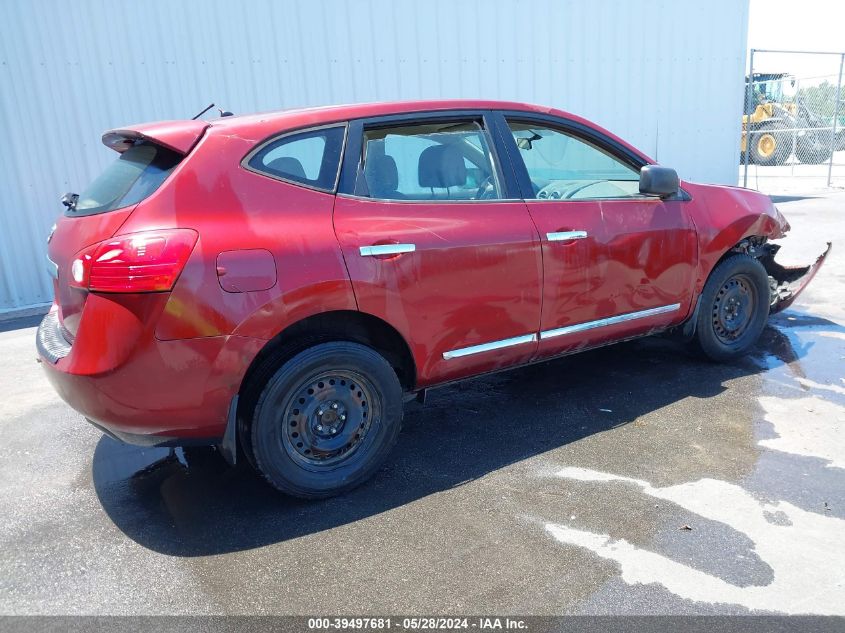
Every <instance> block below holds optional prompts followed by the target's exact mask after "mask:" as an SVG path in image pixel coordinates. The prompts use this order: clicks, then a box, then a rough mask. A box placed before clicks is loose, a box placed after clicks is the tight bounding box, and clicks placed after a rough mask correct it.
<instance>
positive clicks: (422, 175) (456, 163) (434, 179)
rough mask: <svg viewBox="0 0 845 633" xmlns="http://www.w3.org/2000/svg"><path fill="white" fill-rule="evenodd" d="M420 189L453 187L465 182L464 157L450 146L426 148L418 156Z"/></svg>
mask: <svg viewBox="0 0 845 633" xmlns="http://www.w3.org/2000/svg"><path fill="white" fill-rule="evenodd" d="M418 175H419V181H420V187H455V186H458V185H463V184H464V183H466V181H467V168H466V164H464V157H463V156H462V155H461V153H460V151H458V149H457V148H456V147H452V146H451V145H434V146H432V147H427V148H426V149H425V150H423V153H422V154H420V162H419V172H418Z"/></svg>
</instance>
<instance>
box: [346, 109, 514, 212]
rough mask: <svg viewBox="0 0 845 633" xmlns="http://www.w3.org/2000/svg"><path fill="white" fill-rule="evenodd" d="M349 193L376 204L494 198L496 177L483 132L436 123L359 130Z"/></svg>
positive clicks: (462, 124)
mask: <svg viewBox="0 0 845 633" xmlns="http://www.w3.org/2000/svg"><path fill="white" fill-rule="evenodd" d="M362 159H363V165H364V167H363V171H362V172H361V173H360V174H359V177H358V182H357V183H356V186H355V193H356V194H357V195H361V196H368V197H370V198H379V199H382V200H457V201H468V200H497V199H500V198H501V197H502V196H501V188H500V186H499V179H498V175H497V173H496V169H495V168H494V164H493V159H492V156H491V153H490V149H489V147H488V144H487V135H486V132H485V130H484V129H483V128H482V127H481V125H479V123H478V122H476V121H442V122H428V123H411V124H403V125H400V126H397V127H375V128H371V129H366V130H364V148H363V156H362Z"/></svg>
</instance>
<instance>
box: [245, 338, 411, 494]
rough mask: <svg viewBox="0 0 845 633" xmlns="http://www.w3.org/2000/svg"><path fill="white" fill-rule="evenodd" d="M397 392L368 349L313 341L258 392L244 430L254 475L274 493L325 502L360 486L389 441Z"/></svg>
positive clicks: (386, 367)
mask: <svg viewBox="0 0 845 633" xmlns="http://www.w3.org/2000/svg"><path fill="white" fill-rule="evenodd" d="M402 402H403V401H402V387H401V385H400V383H399V378H398V377H397V376H396V372H395V371H394V370H393V368H392V367H391V366H390V364H389V363H388V362H387V361H386V360H385V359H384V358H383V357H382V356H381V355H379V354H378V353H377V352H375V351H374V350H372V349H371V348H369V347H366V346H364V345H360V344H358V343H351V342H332V343H321V344H319V345H315V346H313V347H310V348H308V349H306V350H305V351H303V352H300V353H299V354H297V355H295V356H294V357H293V358H291V359H290V360H288V361H287V362H285V363H284V364H283V365H282V366H281V367H280V368H279V369H278V371H276V372H275V373H274V374H273V375H272V376H271V377H270V379H269V380H267V383H266V385H265V387H264V389H263V390H262V392H261V396H260V397H259V398H258V402H257V403H256V406H255V412H254V415H253V417H252V424H251V427H250V430H249V435H250V440H251V448H252V451H251V452H252V456H253V458H254V460H255V466H256V468H257V470H258V471H259V472H260V473H261V474H262V475H263V476H264V478H265V479H266V480H267V481H268V482H269V483H270V484H271V485H272V486H274V487H275V488H277V489H278V490H280V491H282V492H284V493H287V494H289V495H293V496H295V497H301V498H306V499H319V498H325V497H331V496H334V495H337V494H340V493H342V492H345V491H347V490H349V489H351V488H354V487H355V486H357V485H359V484H361V483H363V482H364V481H365V480H366V479H368V478H369V477H370V476H372V475H373V473H375V471H376V470H377V469H378V468H379V466H381V464H382V463H383V462H384V460H385V458H386V457H387V455H388V454H389V453H390V450H391V449H392V448H393V446H394V445H395V444H396V441H397V439H398V437H399V431H400V428H401V426H402V413H403V409H402Z"/></svg>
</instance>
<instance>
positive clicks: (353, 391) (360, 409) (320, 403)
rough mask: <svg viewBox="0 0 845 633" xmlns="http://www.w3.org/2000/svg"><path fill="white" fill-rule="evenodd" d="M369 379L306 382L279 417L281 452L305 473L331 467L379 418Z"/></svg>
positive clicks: (333, 377) (341, 376)
mask: <svg viewBox="0 0 845 633" xmlns="http://www.w3.org/2000/svg"><path fill="white" fill-rule="evenodd" d="M374 392H375V389H374V387H373V385H372V384H371V383H370V381H369V380H367V379H366V378H364V377H363V376H361V375H360V374H355V373H353V372H349V371H329V372H323V373H321V374H319V375H317V376H314V377H313V378H309V379H308V380H305V381H304V382H303V383H302V384H301V385H300V386H299V387H298V388H297V389H296V390H295V391H294V395H293V397H292V398H290V399H289V400H288V402H287V406H286V407H285V409H284V412H283V414H282V416H281V420H280V423H281V425H282V427H283V428H284V432H283V433H282V434H281V438H282V445H283V447H284V450H285V451H287V453H288V454H289V455H290V456H291V457H292V458H293V459H294V460H295V461H296V462H298V463H299V464H301V465H302V466H303V467H305V468H309V469H312V470H313V469H322V468H332V467H334V466H336V465H337V464H338V463H340V462H342V461H343V460H345V459H348V458H349V457H350V456H351V455H352V454H353V453H354V452H355V451H356V450H358V448H359V447H361V446H362V445H363V444H364V443H365V442H366V439H367V434H368V431H369V430H370V427H371V425H372V422H373V420H374V419H377V418H378V416H379V414H380V411H379V409H380V407H379V404H378V401H377V400H376V399H375V398H374V397H373V394H374Z"/></svg>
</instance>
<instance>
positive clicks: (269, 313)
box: [122, 130, 355, 340]
mask: <svg viewBox="0 0 845 633" xmlns="http://www.w3.org/2000/svg"><path fill="white" fill-rule="evenodd" d="M259 140H261V139H253V138H248V137H246V136H244V135H242V134H223V133H221V132H219V131H217V132H216V133H215V131H214V130H212V131H210V132H209V133H208V134H207V135H206V136H205V137H204V138H203V140H202V141H201V142H200V144H199V145H198V146H197V148H196V150H195V151H194V153H193V154H192V155H191V157H190V158H189V159H188V160H187V161H185V163H184V164H183V165H181V166H180V168H179V170H178V172H177V173H175V174H174V178H173V181H172V182H170V183H168V186H166V187H163V188H162V189H160V190H159V191H158V192H156V193H155V194H154V195H153V196H151V197H150V198H148V199H147V200H145V201H144V202H143V203H142V204H141V205H139V207H138V208H137V209H136V211H135V213H133V214H132V216H131V218H130V219H129V221H128V222H127V223H126V225H125V226H124V227H123V228H122V232H126V233H128V232H134V231H143V230H148V229H153V228H163V227H179V228H192V229H195V230H196V231H198V232H199V235H200V238H199V241H198V243H197V246H196V248H195V249H194V252H193V253H192V254H191V257H190V259H189V260H188V263H187V265H186V266H185V269H184V270H183V272H182V275H181V276H180V278H179V280H178V282H177V283H176V286H175V287H174V290H173V292H172V293H171V295H170V298H169V300H168V301H167V304H166V305H165V307H164V311H163V313H162V315H161V317H160V319H159V322H158V325H157V328H156V337H157V338H159V339H161V340H170V339H187V338H194V337H205V336H218V335H226V334H236V335H239V336H246V337H255V338H261V339H270V338H272V337H273V336H275V335H276V334H278V333H279V332H280V331H281V330H282V329H284V328H285V327H286V326H287V325H289V324H291V323H294V322H296V321H298V320H300V319H302V318H304V317H307V316H310V315H312V314H315V313H318V312H324V311H328V310H354V309H355V299H354V296H353V294H352V287H351V284H350V282H349V278H348V276H347V273H346V268H345V265H344V263H343V258H342V255H341V252H340V247H339V245H338V243H337V238H336V237H335V234H334V229H333V226H332V209H333V205H334V196H333V195H332V194H327V193H322V192H317V191H312V190H310V189H306V188H304V187H299V186H296V185H292V184H289V183H285V182H281V181H278V180H275V179H272V178H269V177H267V176H263V175H260V174H256V173H253V172H250V171H248V170H246V169H244V168H242V167H241V166H240V161H241V159H242V158H243V156H244V155H245V154H247V152H249V150H251V149H252V148H253V147H254V146H255V144H256V143H257V142H258V141H259ZM252 249H264V250H266V251H268V252H269V253H271V254H272V256H273V259H274V260H275V265H276V273H277V274H276V282H275V284H273V285H272V286H271V287H269V288H266V289H262V290H256V291H250V292H227V291H225V290H224V289H223V288H222V287H221V284H220V282H219V279H218V275H217V258H218V255H219V254H220V253H223V252H226V251H238V250H252Z"/></svg>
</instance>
